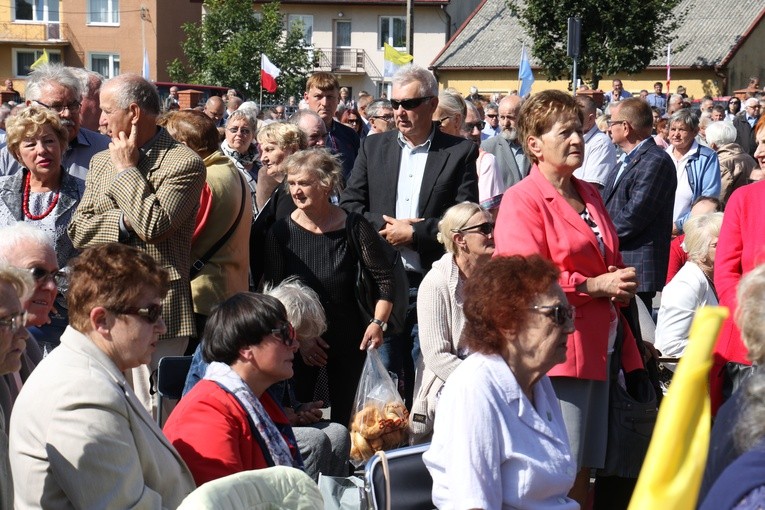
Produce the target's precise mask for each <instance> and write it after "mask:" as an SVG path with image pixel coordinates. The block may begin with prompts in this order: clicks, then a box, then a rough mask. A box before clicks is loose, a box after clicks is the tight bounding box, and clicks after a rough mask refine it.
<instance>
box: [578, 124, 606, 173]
mask: <svg viewBox="0 0 765 510" xmlns="http://www.w3.org/2000/svg"><path fill="white" fill-rule="evenodd" d="M615 167H616V148H615V147H614V144H613V143H612V142H611V139H610V138H609V137H608V135H607V134H605V133H603V132H602V131H600V130H599V129H598V126H592V128H591V129H590V130H589V131H587V132H586V133H585V134H584V161H582V166H580V167H579V168H577V169H576V170H574V176H575V177H577V178H578V179H582V180H583V181H587V182H593V183H595V184H599V185H601V186H605V185H606V179H608V174H609V173H610V172H611V171H612V170H613V169H614V168H615Z"/></svg>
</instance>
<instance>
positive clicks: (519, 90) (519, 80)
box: [518, 44, 526, 96]
mask: <svg viewBox="0 0 765 510" xmlns="http://www.w3.org/2000/svg"><path fill="white" fill-rule="evenodd" d="M525 49H526V44H522V45H521V60H520V63H519V64H518V95H519V96H520V95H521V65H523V50H525Z"/></svg>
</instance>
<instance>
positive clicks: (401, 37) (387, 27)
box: [379, 16, 406, 49]
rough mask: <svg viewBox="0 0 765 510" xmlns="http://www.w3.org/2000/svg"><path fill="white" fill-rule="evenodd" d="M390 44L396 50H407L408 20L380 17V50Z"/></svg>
mask: <svg viewBox="0 0 765 510" xmlns="http://www.w3.org/2000/svg"><path fill="white" fill-rule="evenodd" d="M383 43H388V44H390V45H391V46H393V47H394V48H401V49H403V48H406V18H405V17H403V16H380V44H379V46H380V48H382V47H383Z"/></svg>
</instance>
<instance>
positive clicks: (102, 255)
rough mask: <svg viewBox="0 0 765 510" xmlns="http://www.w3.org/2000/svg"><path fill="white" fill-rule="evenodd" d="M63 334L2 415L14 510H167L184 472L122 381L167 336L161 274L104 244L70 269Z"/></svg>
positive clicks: (120, 247)
mask: <svg viewBox="0 0 765 510" xmlns="http://www.w3.org/2000/svg"><path fill="white" fill-rule="evenodd" d="M70 274H71V277H70V281H69V292H68V294H67V299H68V302H69V305H70V306H69V321H70V325H69V327H68V328H67V329H66V331H65V332H64V334H63V336H62V337H61V347H59V348H57V349H56V350H54V351H53V352H52V353H51V354H50V355H49V356H48V357H47V358H46V360H45V362H44V363H41V364H40V365H38V367H37V368H36V369H35V371H34V372H33V373H32V375H31V376H30V377H29V379H27V381H26V383H25V384H24V387H23V388H22V390H21V393H20V394H19V397H18V399H17V400H16V404H15V406H14V409H13V414H12V416H11V427H10V430H11V434H10V453H11V455H10V456H11V468H12V472H13V476H14V490H15V493H16V507H17V508H176V507H177V506H178V505H179V504H180V502H181V501H182V500H183V498H184V497H185V496H186V495H187V494H189V493H190V492H191V491H192V490H193V489H194V480H193V478H192V476H191V473H190V472H189V470H188V469H187V467H186V465H185V464H184V462H183V459H182V458H181V457H180V455H178V452H176V451H175V449H174V448H173V446H172V445H171V444H170V443H169V442H168V441H167V439H166V438H165V436H164V435H163V434H162V431H161V430H160V429H159V427H157V424H156V423H155V421H154V420H153V419H152V417H151V416H150V415H149V414H148V413H147V412H146V409H145V408H144V406H143V405H142V404H141V402H140V401H139V400H138V398H137V397H136V395H135V393H134V392H133V390H132V389H131V386H130V384H129V383H128V381H127V380H126V379H125V375H124V373H125V372H126V371H130V370H131V369H132V368H135V367H137V366H139V365H141V364H145V363H148V362H149V361H150V359H151V355H152V353H153V352H154V349H155V347H156V345H157V342H158V340H159V336H160V335H161V334H163V333H164V332H165V331H166V327H165V323H164V321H163V320H162V305H161V302H162V299H163V298H164V296H165V294H166V293H167V290H168V287H169V274H168V273H167V271H166V270H165V269H163V268H161V267H159V266H158V265H157V263H156V262H155V261H154V259H153V258H152V257H151V256H150V255H147V254H146V253H145V252H143V251H139V250H137V249H135V248H132V247H129V246H126V245H124V244H117V243H109V244H103V245H99V246H96V247H93V248H89V249H87V250H85V251H84V252H83V253H82V255H80V256H79V257H77V258H75V259H73V260H72V262H71V264H70Z"/></svg>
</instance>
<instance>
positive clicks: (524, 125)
mask: <svg viewBox="0 0 765 510" xmlns="http://www.w3.org/2000/svg"><path fill="white" fill-rule="evenodd" d="M518 131H519V137H518V139H519V141H520V142H521V143H522V145H523V150H524V152H525V153H526V155H527V156H528V157H529V159H531V160H532V161H533V163H534V165H533V167H532V168H531V171H530V173H529V176H528V177H526V178H525V179H523V180H522V181H521V182H519V183H518V184H516V185H515V186H513V187H511V188H509V189H508V190H507V191H506V192H505V195H504V197H503V198H502V203H501V205H500V207H499V214H498V217H497V226H496V228H495V230H494V242H495V246H496V248H495V251H494V256H495V257H496V256H502V255H524V256H528V255H531V254H535V253H537V254H540V255H542V256H543V257H545V258H547V259H549V260H551V261H552V262H554V263H555V265H556V266H557V267H558V269H559V270H560V278H559V280H558V283H560V286H561V287H562V288H563V291H564V292H565V293H566V298H567V299H568V302H569V303H571V304H572V305H574V306H575V307H576V317H575V327H576V330H575V331H574V332H573V333H572V334H571V335H569V337H568V352H567V356H566V361H565V362H564V363H561V364H559V365H557V366H555V367H553V369H552V370H550V372H549V374H548V375H550V379H551V381H552V383H553V387H554V388H555V393H556V394H557V396H558V399H559V400H560V403H561V409H562V411H563V419H564V421H565V422H566V429H567V431H568V436H569V441H570V444H571V453H572V455H573V457H574V459H575V460H576V462H577V468H578V470H579V472H578V474H577V478H576V481H575V482H574V487H573V488H572V490H571V493H570V496H571V497H572V498H574V499H576V500H577V501H578V502H579V503H580V505H582V506H584V505H583V503H584V500H585V499H586V495H587V490H588V488H589V478H590V468H602V467H603V465H604V462H605V456H606V440H607V436H608V433H607V432H608V388H609V382H608V360H609V357H610V353H611V351H612V350H613V346H614V343H615V341H616V332H617V324H618V321H619V313H618V311H617V308H616V307H615V306H614V305H615V304H616V305H618V304H620V303H628V302H629V301H630V299H632V298H633V297H634V296H635V291H636V289H637V281H636V274H635V269H634V268H631V267H629V268H624V267H623V266H624V264H623V263H622V257H621V255H620V253H619V239H618V237H617V234H616V230H615V228H614V226H613V223H612V222H611V219H610V218H609V216H608V213H607V211H606V208H605V206H604V205H603V201H602V200H601V198H600V194H599V193H598V191H597V189H595V187H594V186H592V185H591V184H588V183H586V182H584V181H580V180H578V179H577V178H576V177H574V176H573V173H574V170H576V169H577V168H578V167H579V166H581V164H582V160H583V158H584V138H583V136H582V113H581V111H580V110H579V108H578V106H577V103H576V101H575V100H574V98H572V97H571V96H570V95H568V94H566V93H564V92H560V91H554V90H547V91H544V92H540V93H538V94H535V95H533V96H532V97H531V98H530V99H528V100H527V101H526V102H525V103H524V104H523V106H522V107H521V113H520V120H519V125H518ZM625 329H626V330H628V328H625ZM628 339H629V340H630V341H627V339H625V341H624V349H623V351H622V354H623V355H622V364H623V366H624V369H625V371H627V372H629V371H632V370H635V369H637V368H642V367H643V364H642V360H641V358H640V354H639V353H638V351H637V345H636V343H635V341H634V340H632V338H631V337H629V338H628Z"/></svg>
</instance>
